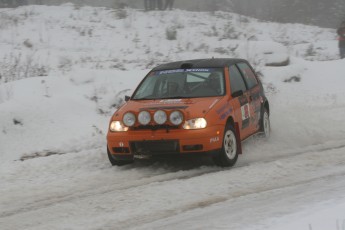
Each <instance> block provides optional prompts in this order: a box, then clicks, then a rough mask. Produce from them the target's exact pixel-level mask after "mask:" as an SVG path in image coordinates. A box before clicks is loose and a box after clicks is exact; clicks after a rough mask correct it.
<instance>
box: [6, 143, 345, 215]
mask: <svg viewBox="0 0 345 230" xmlns="http://www.w3.org/2000/svg"><path fill="white" fill-rule="evenodd" d="M311 148H312V149H311ZM341 148H345V144H343V143H340V144H339V143H338V144H336V145H334V146H329V147H324V146H323V145H318V146H307V147H305V148H303V149H305V150H303V149H301V150H299V151H295V152H293V151H288V152H287V153H286V154H284V155H279V156H276V157H273V158H270V159H263V160H261V161H255V162H249V163H241V164H238V165H236V166H235V167H233V168H232V169H237V168H243V167H249V166H251V165H252V164H266V163H270V162H274V161H277V160H283V159H288V158H292V157H295V156H298V155H302V154H306V153H309V152H325V151H329V150H333V149H341ZM133 167H135V166H133ZM200 170H201V171H200ZM200 170H197V171H195V172H191V170H188V171H176V172H168V173H166V174H163V175H155V176H149V177H145V178H140V179H139V180H136V181H134V182H133V181H131V182H129V183H126V184H120V185H119V184H116V185H109V184H106V185H104V186H102V187H97V188H95V189H89V190H87V191H84V192H78V193H77V194H72V195H71V194H67V195H64V194H63V195H61V196H54V197H51V198H47V199H43V200H35V201H34V202H33V203H29V204H26V206H24V207H18V208H15V209H13V210H10V211H4V212H1V213H0V218H6V217H10V216H14V215H17V214H21V213H25V212H30V211H33V210H35V211H36V210H38V209H43V208H47V207H49V206H52V205H55V204H57V203H61V202H70V201H73V200H76V199H84V198H88V197H93V196H99V195H106V194H109V193H113V192H115V191H125V190H129V189H134V188H137V187H141V186H147V185H149V184H152V183H163V182H169V181H173V180H188V179H190V178H193V177H199V176H203V175H205V174H208V175H209V174H211V173H219V172H222V171H227V170H231V168H225V169H222V168H219V167H212V168H207V169H200ZM185 173H187V174H185ZM179 174H181V175H179ZM220 200H222V198H221V199H220ZM216 201H217V199H216ZM214 202H215V201H212V202H210V203H211V204H212V203H214ZM206 203H208V202H206ZM216 203H217V202H216Z"/></svg>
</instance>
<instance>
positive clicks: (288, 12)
mask: <svg viewBox="0 0 345 230" xmlns="http://www.w3.org/2000/svg"><path fill="white" fill-rule="evenodd" d="M37 1H40V2H41V3H42V4H47V5H59V4H62V3H66V2H72V3H75V4H78V5H91V6H105V7H119V6H122V5H123V4H125V5H126V6H128V7H133V8H137V9H144V8H145V5H144V1H143V0H101V1H95V0H0V6H2V7H3V6H4V5H7V6H15V5H21V4H26V3H28V4H37ZM156 1H158V2H160V1H163V0H156ZM164 1H165V0H164ZM174 8H180V9H185V10H193V11H218V10H221V11H229V12H234V13H238V14H243V15H246V16H250V17H255V18H258V19H262V20H271V21H277V22H285V23H304V24H313V25H318V26H323V27H333V28H336V27H338V26H339V24H340V23H341V21H343V20H345V0H175V2H174Z"/></svg>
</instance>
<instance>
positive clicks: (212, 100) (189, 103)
mask: <svg viewBox="0 0 345 230" xmlns="http://www.w3.org/2000/svg"><path fill="white" fill-rule="evenodd" d="M221 98H222V97H209V98H188V99H157V100H130V101H128V102H127V103H125V104H124V105H123V106H122V107H121V108H119V109H118V110H117V111H116V112H115V114H114V119H115V118H118V119H119V118H120V119H122V116H123V114H124V113H126V112H133V113H139V112H140V111H143V110H147V111H156V110H165V111H172V110H180V111H181V112H183V113H184V116H185V118H186V119H190V118H197V117H205V115H206V114H207V112H208V111H209V110H210V109H212V108H213V107H214V106H215V105H216V104H217V103H218V102H219V101H220V100H221Z"/></svg>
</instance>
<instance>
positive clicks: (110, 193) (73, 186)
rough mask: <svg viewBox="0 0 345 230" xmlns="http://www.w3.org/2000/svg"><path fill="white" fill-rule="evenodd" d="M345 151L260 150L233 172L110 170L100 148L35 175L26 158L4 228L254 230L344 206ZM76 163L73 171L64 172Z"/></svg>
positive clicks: (189, 167) (151, 165)
mask: <svg viewBox="0 0 345 230" xmlns="http://www.w3.org/2000/svg"><path fill="white" fill-rule="evenodd" d="M253 141H254V140H253ZM253 141H251V140H250V141H248V142H249V143H248V142H247V143H246V145H252V144H253V143H250V142H253ZM255 144H257V143H255ZM344 146H345V142H343V143H341V142H339V143H332V144H327V145H319V146H308V147H306V148H304V149H302V148H301V149H298V150H297V151H295V152H294V153H292V152H290V153H289V154H284V155H282V156H281V157H275V158H274V159H270V158H268V157H266V158H265V152H260V151H258V152H255V153H254V155H257V154H260V155H262V160H260V161H255V162H253V161H251V160H249V159H242V160H241V161H240V162H239V164H238V165H237V166H236V167H235V168H232V169H221V168H218V167H214V166H211V165H207V163H205V162H204V163H201V162H195V161H193V162H185V161H184V163H183V164H184V165H182V166H181V165H179V164H177V163H176V162H170V164H168V165H167V162H141V163H136V164H134V165H132V166H126V167H122V168H116V167H115V168H114V167H113V168H111V167H110V166H108V164H107V162H106V159H103V158H104V157H102V155H101V151H102V150H100V149H98V150H97V149H95V150H90V151H87V152H81V153H78V157H80V158H82V157H83V158H84V159H82V160H77V159H78V158H76V157H75V156H73V158H72V157H71V156H72V155H74V154H72V153H71V154H66V155H64V156H52V157H47V158H45V159H42V161H43V162H41V163H40V165H41V164H45V165H47V167H45V168H42V167H40V168H39V170H40V171H39V172H37V173H36V175H34V174H35V172H34V171H33V167H34V166H35V163H33V162H30V160H27V161H25V162H21V163H20V166H19V167H18V168H16V170H14V171H13V172H12V173H13V174H12V175H13V177H12V178H6V179H7V181H8V183H9V184H7V185H6V184H4V185H5V186H4V187H2V188H1V194H2V196H1V198H0V204H1V207H0V210H1V212H0V223H1V226H2V229H64V228H66V229H68V228H69V226H73V229H137V228H138V229H200V227H202V229H221V228H222V227H224V229H240V228H241V229H243V226H246V228H248V229H249V228H250V227H255V226H256V225H258V224H259V225H264V224H265V222H264V221H263V220H266V219H268V218H274V217H280V216H285V215H289V214H292V213H296V212H300V211H303V210H304V209H305V208H306V207H308V208H310V206H313V205H316V204H317V207H318V208H320V205H322V203H327V202H338V201H339V200H345V194H344V195H343V192H342V191H344V189H345V181H344V180H342V178H343V177H344V176H345V167H344V165H345V158H344V157H343V154H344V151H345V147H344ZM310 149H314V150H310ZM252 154H253V153H252ZM95 156H96V157H95ZM61 157H63V158H65V159H63V160H59V159H54V158H61ZM69 158H70V159H69ZM95 158H96V161H95ZM92 160H93V162H92ZM33 161H34V160H33ZM72 163H73V164H74V167H73V171H72V170H70V171H67V172H66V171H64V169H72V168H71V167H70V166H68V165H66V164H72ZM198 164H203V165H204V166H200V165H199V166H198ZM48 166H49V167H48ZM28 168H30V169H29V170H27V169H28ZM184 168H186V169H184ZM26 171H28V172H29V173H30V174H31V175H27V174H26V173H25V172H26ZM7 175H8V176H9V177H10V175H11V173H8V174H7ZM25 175H26V176H27V177H28V178H25ZM14 177H15V178H14ZM29 178H30V179H29ZM2 179H4V178H2ZM16 180H17V181H16ZM20 180H22V182H20ZM10 182H12V183H10ZM13 182H14V183H13ZM23 182H24V183H23ZM11 185H12V186H11ZM18 220H20V221H18ZM262 221H263V222H262ZM241 226H242V227H241Z"/></svg>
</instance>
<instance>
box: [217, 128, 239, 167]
mask: <svg viewBox="0 0 345 230" xmlns="http://www.w3.org/2000/svg"><path fill="white" fill-rule="evenodd" d="M237 158H238V146H237V136H236V132H235V129H234V127H232V126H231V125H230V124H227V125H226V127H225V131H224V137H223V145H222V149H221V151H220V152H219V154H218V155H217V156H214V157H213V160H214V162H215V163H216V165H218V166H221V167H230V166H233V165H234V164H235V163H236V161H237Z"/></svg>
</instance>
